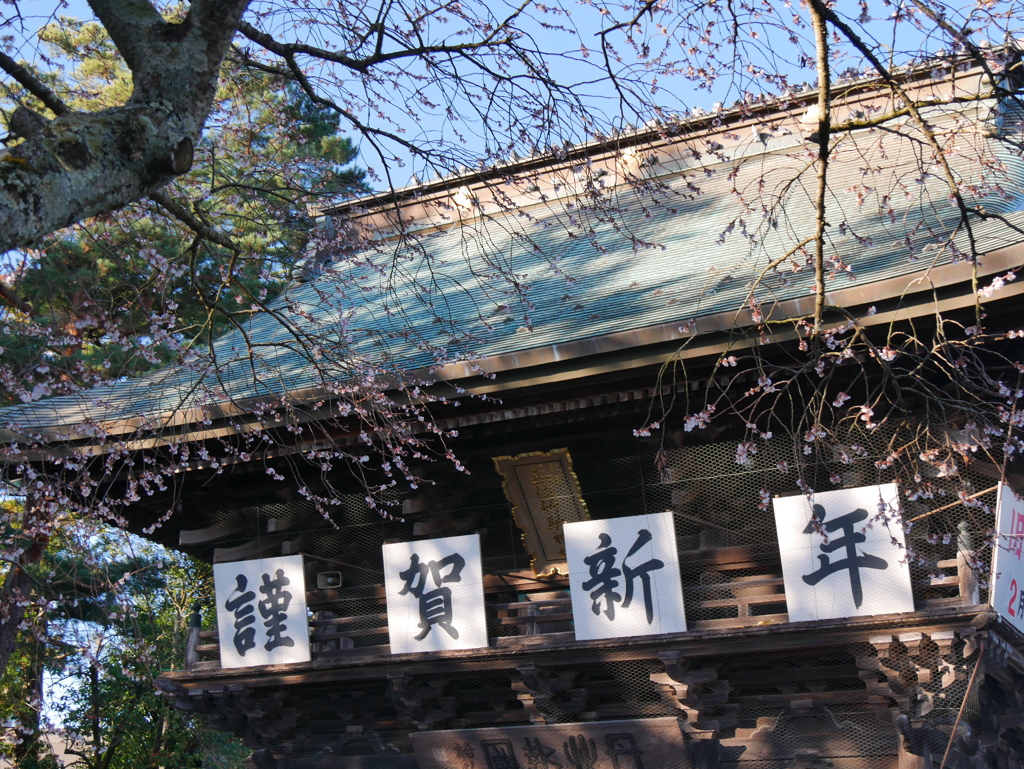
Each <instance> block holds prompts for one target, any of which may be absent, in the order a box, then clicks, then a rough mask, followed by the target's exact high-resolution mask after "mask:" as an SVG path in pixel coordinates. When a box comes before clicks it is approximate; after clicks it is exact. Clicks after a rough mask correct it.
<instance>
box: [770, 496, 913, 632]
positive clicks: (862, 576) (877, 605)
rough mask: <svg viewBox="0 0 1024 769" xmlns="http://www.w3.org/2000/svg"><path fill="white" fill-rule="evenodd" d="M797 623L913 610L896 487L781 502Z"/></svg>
mask: <svg viewBox="0 0 1024 769" xmlns="http://www.w3.org/2000/svg"><path fill="white" fill-rule="evenodd" d="M774 507H775V525H776V527H777V528H778V532H779V552H780V555H781V556H782V576H783V580H784V582H785V585H786V604H787V607H788V609H789V619H790V621H792V622H800V621H802V620H818V619H835V618H841V617H857V616H864V615H870V614H891V613H895V612H906V611H913V610H914V596H913V592H912V590H911V585H910V567H909V566H908V564H907V562H906V543H905V541H904V538H903V527H902V526H901V525H900V522H899V520H898V518H897V516H896V513H897V512H898V509H899V492H898V490H897V488H896V484H894V483H889V484H885V485H882V486H862V487H859V488H855V489H839V490H838V491H825V492H821V493H818V494H814V495H813V497H812V498H811V499H808V498H807V497H806V496H805V495H803V494H800V495H797V496H794V497H783V498H779V499H776V500H774Z"/></svg>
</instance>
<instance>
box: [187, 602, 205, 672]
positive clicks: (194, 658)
mask: <svg viewBox="0 0 1024 769" xmlns="http://www.w3.org/2000/svg"><path fill="white" fill-rule="evenodd" d="M200 608H201V606H200V604H199V603H198V602H197V603H195V604H193V605H192V613H191V614H190V615H189V617H188V630H187V631H186V635H185V670H191V669H192V668H193V667H194V666H195V664H196V663H197V662H199V649H198V647H199V631H200V628H201V627H202V624H203V617H202V614H200V613H199V610H200Z"/></svg>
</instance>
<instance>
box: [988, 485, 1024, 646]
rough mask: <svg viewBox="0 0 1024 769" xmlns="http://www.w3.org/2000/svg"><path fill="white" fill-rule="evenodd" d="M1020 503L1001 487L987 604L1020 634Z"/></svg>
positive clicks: (1023, 517)
mask: <svg viewBox="0 0 1024 769" xmlns="http://www.w3.org/2000/svg"><path fill="white" fill-rule="evenodd" d="M1022 553H1024V501H1022V500H1021V498H1020V497H1018V496H1017V495H1016V494H1014V492H1013V490H1012V489H1011V488H1010V487H1009V486H1007V485H1006V484H1005V483H1000V484H999V496H998V499H997V501H996V546H995V547H994V548H993V549H992V589H991V596H992V597H991V602H992V608H993V609H995V610H996V611H997V612H998V613H999V616H1000V617H1002V618H1003V619H1004V620H1005V621H1006V622H1009V623H1010V624H1011V625H1013V626H1014V627H1015V628H1017V629H1018V630H1020V631H1021V632H1024V559H1022V558H1021V556H1022Z"/></svg>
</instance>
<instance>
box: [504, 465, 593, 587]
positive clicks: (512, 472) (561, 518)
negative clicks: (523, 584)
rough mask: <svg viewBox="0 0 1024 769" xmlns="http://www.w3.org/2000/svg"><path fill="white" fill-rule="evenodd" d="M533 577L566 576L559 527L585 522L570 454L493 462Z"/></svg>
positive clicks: (563, 549) (585, 514)
mask: <svg viewBox="0 0 1024 769" xmlns="http://www.w3.org/2000/svg"><path fill="white" fill-rule="evenodd" d="M494 466H495V467H496V468H497V470H498V472H499V473H501V477H502V479H503V481H504V482H503V486H504V489H505V497H506V498H507V499H508V501H509V502H510V503H511V504H512V516H513V518H515V521H516V525H517V526H519V528H520V529H522V531H523V544H524V545H525V546H526V552H527V553H529V554H530V565H531V566H532V567H533V573H534V575H535V576H537V577H550V576H554V575H555V574H558V573H562V574H568V573H569V567H568V564H567V562H566V559H565V539H564V538H563V536H562V524H563V523H573V522H575V521H589V520H590V513H589V512H588V511H587V503H586V502H584V501H583V494H582V491H581V490H580V482H579V480H578V479H577V478H576V473H574V472H573V470H572V457H570V456H569V450H568V449H554V450H553V451H535V452H532V453H530V454H519V455H517V456H514V457H494Z"/></svg>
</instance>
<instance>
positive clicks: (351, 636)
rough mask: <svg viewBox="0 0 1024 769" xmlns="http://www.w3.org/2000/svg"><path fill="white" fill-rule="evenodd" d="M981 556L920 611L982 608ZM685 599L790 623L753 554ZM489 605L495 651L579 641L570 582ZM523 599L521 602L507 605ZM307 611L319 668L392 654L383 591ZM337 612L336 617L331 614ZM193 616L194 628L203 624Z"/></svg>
mask: <svg viewBox="0 0 1024 769" xmlns="http://www.w3.org/2000/svg"><path fill="white" fill-rule="evenodd" d="M974 555H975V554H974V553H973V552H971V551H968V552H961V553H960V554H959V555H958V556H957V557H956V558H950V559H946V560H940V561H937V562H935V563H933V564H931V568H930V569H929V571H930V572H931V573H932V575H933V576H928V577H925V578H920V579H918V580H916V581H915V584H914V586H913V587H914V597H915V605H916V609H917V610H918V611H925V610H928V609H935V608H942V607H954V606H974V605H976V604H977V603H978V601H979V585H978V579H977V573H976V569H975V568H974V567H973V565H972V564H974V563H975V559H974ZM680 562H681V563H682V564H683V569H682V571H683V574H682V577H683V594H684V603H685V606H686V613H687V618H688V621H687V627H688V630H689V631H702V632H704V631H715V630H726V629H736V628H743V627H752V626H761V625H776V624H781V623H786V622H788V621H789V615H788V613H787V610H786V594H785V588H784V584H783V579H782V573H781V568H780V567H779V565H778V563H777V562H776V563H774V564H766V563H765V562H764V561H763V560H762V561H761V562H760V563H759V562H758V560H757V559H755V558H753V557H752V556H751V554H750V552H749V551H748V549H747V548H744V547H728V548H719V549H717V550H713V551H697V552H693V553H685V552H684V553H680ZM484 587H485V598H486V611H487V622H488V631H489V635H490V646H491V647H492V648H498V649H509V648H514V647H517V646H523V647H529V648H537V647H539V646H540V647H542V646H544V645H551V644H556V643H558V644H560V643H564V642H571V641H573V640H574V634H573V631H572V627H573V615H572V602H571V599H570V598H569V593H568V581H567V580H566V579H564V578H562V579H554V580H540V579H536V578H533V577H532V575H531V574H530V573H523V572H520V573H512V574H503V575H500V576H488V577H485V585H484ZM510 592H512V593H514V594H516V600H513V601H508V600H500V598H501V596H502V595H504V596H508V595H509V593H510ZM355 600H358V601H359V602H360V603H361V604H362V605H363V606H366V604H367V603H370V604H371V606H372V609H376V610H375V611H374V610H371V611H370V612H368V613H367V612H363V613H359V614H352V615H351V616H337V615H336V614H335V613H334V612H336V613H337V614H338V615H340V614H341V612H340V611H339V608H342V609H343V607H344V605H345V603H346V602H347V601H355ZM307 605H309V606H310V607H311V608H313V609H320V610H318V611H316V612H315V615H314V619H313V620H311V622H310V643H311V656H312V659H313V660H314V661H317V660H331V659H352V658H361V659H364V658H376V657H386V656H388V655H389V654H390V647H389V645H388V635H387V633H388V631H387V611H386V606H385V603H384V592H383V589H382V588H381V587H379V586H367V587H360V588H349V589H334V590H311V591H309V592H308V593H307ZM322 607H330V608H331V609H332V610H333V612H332V611H328V610H326V608H322ZM197 621H198V620H197V617H196V615H194V616H193V624H196V622H197ZM185 663H186V670H194V671H197V672H198V671H200V670H210V669H217V668H219V665H220V663H219V645H218V638H217V632H216V631H213V630H208V631H202V630H199V628H198V627H192V628H190V630H189V636H188V647H187V649H186V657H185Z"/></svg>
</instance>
